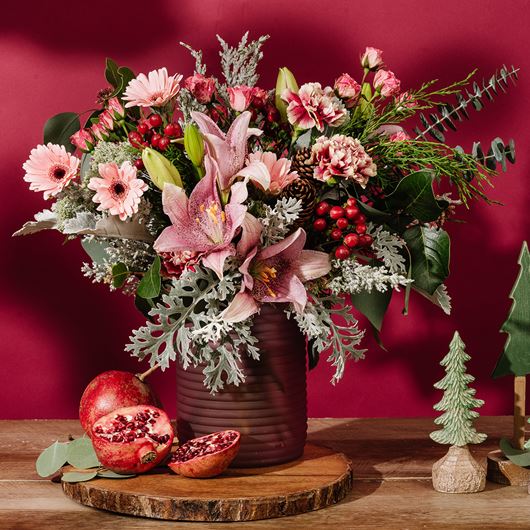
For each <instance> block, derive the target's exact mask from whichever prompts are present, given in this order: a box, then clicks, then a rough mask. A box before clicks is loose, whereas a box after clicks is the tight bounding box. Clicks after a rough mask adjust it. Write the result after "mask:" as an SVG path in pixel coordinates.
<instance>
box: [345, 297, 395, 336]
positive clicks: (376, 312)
mask: <svg viewBox="0 0 530 530" xmlns="http://www.w3.org/2000/svg"><path fill="white" fill-rule="evenodd" d="M392 292H393V291H392V289H387V290H386V291H385V292H384V293H381V292H379V291H377V290H375V289H374V290H372V291H371V292H368V291H361V292H360V293H356V294H352V295H351V296H350V298H351V302H352V304H353V306H354V307H355V308H356V309H357V310H358V311H360V312H361V313H362V314H363V315H364V316H365V317H366V318H367V319H368V320H369V322H370V324H372V326H373V327H374V328H375V329H376V330H377V331H381V327H382V326H383V318H384V316H385V313H386V310H387V309H388V304H390V299H391V298H392Z"/></svg>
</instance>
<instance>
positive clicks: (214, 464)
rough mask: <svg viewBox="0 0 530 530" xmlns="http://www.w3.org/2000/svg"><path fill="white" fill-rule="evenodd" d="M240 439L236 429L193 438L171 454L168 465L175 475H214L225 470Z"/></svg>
mask: <svg viewBox="0 0 530 530" xmlns="http://www.w3.org/2000/svg"><path fill="white" fill-rule="evenodd" d="M240 439H241V435H240V433H239V432H237V431H220V432H214V433H213V434H208V435H207V436H201V437H200V438H194V439H193V440H190V441H189V442H186V443H185V444H183V445H181V446H180V447H179V448H178V449H177V450H176V451H175V452H174V453H172V454H171V457H170V459H169V463H168V465H169V467H170V469H171V470H172V471H174V472H175V473H177V475H183V476H185V477H191V478H208V477H215V476H216V475H220V474H221V473H222V472H223V471H225V470H226V468H227V467H228V466H229V465H230V463H231V462H232V460H233V459H234V458H235V456H236V455H237V452H238V451H239V443H240Z"/></svg>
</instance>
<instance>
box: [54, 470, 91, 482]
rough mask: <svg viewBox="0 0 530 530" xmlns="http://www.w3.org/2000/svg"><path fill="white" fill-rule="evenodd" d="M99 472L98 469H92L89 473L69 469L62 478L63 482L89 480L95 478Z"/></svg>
mask: <svg viewBox="0 0 530 530" xmlns="http://www.w3.org/2000/svg"><path fill="white" fill-rule="evenodd" d="M97 474H98V472H97V471H90V472H88V473H82V472H79V471H69V472H68V473H65V474H64V475H63V476H62V477H61V480H62V481H63V482H86V481H87V480H92V479H93V478H95V477H97Z"/></svg>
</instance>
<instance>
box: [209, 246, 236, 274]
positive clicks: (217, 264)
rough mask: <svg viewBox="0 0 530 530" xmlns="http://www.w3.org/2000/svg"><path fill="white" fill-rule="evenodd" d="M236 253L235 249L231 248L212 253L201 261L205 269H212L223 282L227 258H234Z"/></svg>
mask: <svg viewBox="0 0 530 530" xmlns="http://www.w3.org/2000/svg"><path fill="white" fill-rule="evenodd" d="M235 253H236V250H235V248H234V247H233V246H229V247H227V248H225V249H223V250H218V251H215V252H210V253H209V254H208V255H206V256H204V257H203V258H202V260H201V261H202V264H203V265H204V266H205V267H208V268H209V269H212V270H213V271H214V272H215V274H217V276H218V278H219V279H220V280H221V279H222V278H223V269H224V264H225V261H226V258H228V256H233V255H234V254H235Z"/></svg>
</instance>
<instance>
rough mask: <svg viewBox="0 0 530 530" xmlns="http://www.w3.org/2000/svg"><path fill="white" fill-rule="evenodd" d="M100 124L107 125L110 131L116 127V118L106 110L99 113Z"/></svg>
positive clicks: (106, 127)
mask: <svg viewBox="0 0 530 530" xmlns="http://www.w3.org/2000/svg"><path fill="white" fill-rule="evenodd" d="M99 124H100V125H102V126H103V127H105V129H107V130H108V131H112V129H114V118H113V116H112V114H111V113H110V112H109V111H108V110H104V111H103V112H102V113H101V114H100V115H99Z"/></svg>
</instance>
